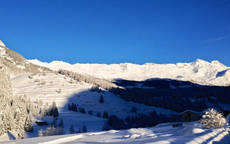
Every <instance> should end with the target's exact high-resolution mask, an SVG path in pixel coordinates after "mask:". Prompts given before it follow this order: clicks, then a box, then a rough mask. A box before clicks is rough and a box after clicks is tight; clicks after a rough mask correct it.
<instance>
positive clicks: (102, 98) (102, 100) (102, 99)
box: [99, 95, 104, 103]
mask: <svg viewBox="0 0 230 144" xmlns="http://www.w3.org/2000/svg"><path fill="white" fill-rule="evenodd" d="M99 102H100V103H104V97H103V95H101V96H100V100H99Z"/></svg>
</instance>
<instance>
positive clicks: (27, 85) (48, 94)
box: [12, 73, 176, 118]
mask: <svg viewBox="0 0 230 144" xmlns="http://www.w3.org/2000/svg"><path fill="white" fill-rule="evenodd" d="M29 76H30V75H29V74H22V75H18V76H16V77H13V78H12V87H13V93H14V95H19V96H24V95H26V96H27V97H30V98H31V100H33V101H36V100H38V99H40V100H42V101H43V103H50V104H51V103H52V102H53V101H55V102H56V104H57V106H58V107H59V108H60V110H61V111H66V109H67V105H68V103H72V102H74V103H75V104H77V105H78V106H79V107H83V108H85V110H86V111H89V110H92V111H94V112H101V114H103V112H104V111H107V112H109V115H113V114H115V115H118V116H119V117H120V118H125V117H126V116H127V115H130V114H132V113H131V109H132V107H136V108H137V113H138V112H140V113H149V112H151V111H156V112H157V113H159V114H176V112H174V111H171V110H167V109H163V108H158V107H153V106H147V105H144V104H138V103H134V102H127V101H125V100H123V99H121V98H120V96H118V95H114V94H112V93H110V92H108V91H105V92H103V93H98V92H93V91H90V89H91V88H92V86H93V85H91V84H88V83H84V82H76V81H74V80H71V79H70V78H68V77H65V76H63V75H59V74H58V75H56V74H54V73H46V74H45V75H43V74H37V75H34V76H32V79H30V78H29ZM59 90H61V92H60V93H58V91H59ZM101 95H103V97H104V103H102V104H101V103H99V99H100V96H101Z"/></svg>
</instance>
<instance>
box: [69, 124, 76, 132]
mask: <svg viewBox="0 0 230 144" xmlns="http://www.w3.org/2000/svg"><path fill="white" fill-rule="evenodd" d="M69 133H70V134H74V133H75V130H74V126H73V125H71V126H70V128H69Z"/></svg>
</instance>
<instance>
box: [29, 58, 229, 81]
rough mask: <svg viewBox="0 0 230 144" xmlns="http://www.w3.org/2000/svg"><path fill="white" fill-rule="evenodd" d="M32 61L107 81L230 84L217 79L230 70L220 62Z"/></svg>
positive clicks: (227, 78)
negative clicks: (152, 80)
mask: <svg viewBox="0 0 230 144" xmlns="http://www.w3.org/2000/svg"><path fill="white" fill-rule="evenodd" d="M29 62H31V63H33V64H36V65H40V66H43V67H47V68H50V69H52V70H59V69H63V70H69V71H73V72H77V73H82V74H88V75H92V76H95V77H98V78H103V79H109V80H114V79H119V78H120V79H126V80H137V81H143V80H145V79H149V78H170V79H175V80H184V81H193V82H197V83H199V84H206V85H219V86H228V85H230V78H229V76H228V75H225V74H224V75H222V76H220V77H217V74H218V73H219V72H221V71H224V70H227V69H229V67H227V66H225V65H224V64H222V63H220V62H219V61H217V60H214V61H211V62H208V61H205V60H201V59H197V60H196V61H194V62H190V63H176V64H156V63H145V64H142V65H139V64H133V63H120V64H80V63H76V64H69V63H66V62H63V61H52V62H50V63H46V62H41V61H39V60H37V59H33V60H29Z"/></svg>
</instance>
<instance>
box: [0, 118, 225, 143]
mask: <svg viewBox="0 0 230 144" xmlns="http://www.w3.org/2000/svg"><path fill="white" fill-rule="evenodd" d="M229 130H230V128H229V127H228V126H225V127H223V128H216V129H202V127H201V125H200V124H199V123H198V122H190V123H184V124H183V126H181V127H176V128H173V127H172V123H165V124H160V125H157V126H155V127H151V128H137V129H136V128H133V129H129V130H119V131H115V130H110V131H104V132H89V133H81V134H72V135H61V136H50V137H38V138H30V139H24V140H17V141H11V142H12V143H15V144H17V143H30V144H35V143H39V144H59V143H68V144H75V143H81V144H86V143H113V144H120V143H129V144H140V143H146V144H164V143H165V144H166V143H167V144H170V143H175V144H204V143H206V144H211V143H220V144H224V143H226V144H227V143H229V141H230V135H229ZM0 143H1V142H0ZM3 143H4V142H3Z"/></svg>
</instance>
